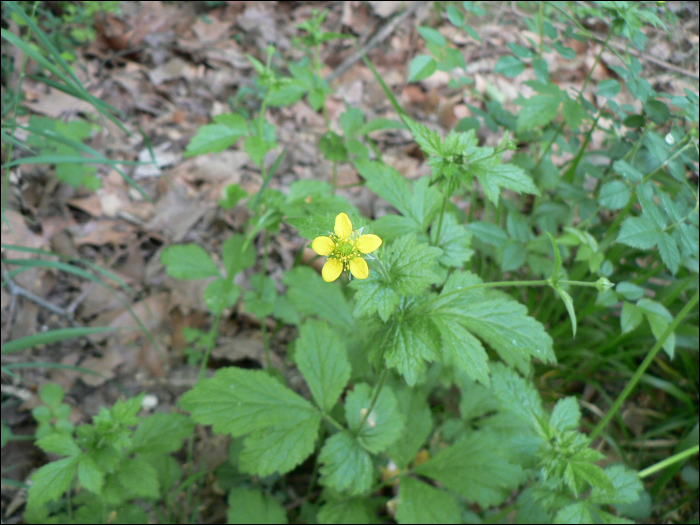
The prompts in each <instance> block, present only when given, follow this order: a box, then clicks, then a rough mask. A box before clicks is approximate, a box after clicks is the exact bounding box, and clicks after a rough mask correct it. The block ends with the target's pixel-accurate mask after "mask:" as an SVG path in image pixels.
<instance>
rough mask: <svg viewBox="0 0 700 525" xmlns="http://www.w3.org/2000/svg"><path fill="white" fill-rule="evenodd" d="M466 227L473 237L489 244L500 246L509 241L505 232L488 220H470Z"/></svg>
mask: <svg viewBox="0 0 700 525" xmlns="http://www.w3.org/2000/svg"><path fill="white" fill-rule="evenodd" d="M467 229H468V230H469V231H470V232H472V233H473V234H474V237H476V238H477V239H479V240H480V241H481V242H483V243H486V244H488V245H490V246H496V247H500V246H504V245H506V244H507V243H508V242H509V241H510V239H509V238H508V234H507V233H506V232H504V231H503V230H502V229H501V228H499V227H498V226H496V225H495V224H492V223H490V222H481V221H475V222H471V223H469V224H467Z"/></svg>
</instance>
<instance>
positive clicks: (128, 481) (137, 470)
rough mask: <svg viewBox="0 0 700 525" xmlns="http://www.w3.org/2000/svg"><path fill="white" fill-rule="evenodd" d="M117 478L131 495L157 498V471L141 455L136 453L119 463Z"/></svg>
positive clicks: (158, 489)
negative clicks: (134, 455)
mask: <svg viewBox="0 0 700 525" xmlns="http://www.w3.org/2000/svg"><path fill="white" fill-rule="evenodd" d="M117 478H118V479H119V483H121V485H122V487H124V489H126V490H127V492H128V494H129V495H130V496H132V497H139V498H157V497H158V496H159V495H160V483H159V482H158V471H156V469H155V467H154V466H153V465H152V464H151V463H150V462H149V461H148V460H147V459H145V458H144V457H142V456H139V455H137V456H136V457H134V458H131V459H127V460H126V461H124V462H123V463H121V465H119V470H118V471H117Z"/></svg>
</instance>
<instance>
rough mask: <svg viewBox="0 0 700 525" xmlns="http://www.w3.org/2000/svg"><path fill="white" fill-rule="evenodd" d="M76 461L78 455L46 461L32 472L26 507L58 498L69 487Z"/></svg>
mask: <svg viewBox="0 0 700 525" xmlns="http://www.w3.org/2000/svg"><path fill="white" fill-rule="evenodd" d="M77 463H78V457H77V456H71V457H68V458H63V459H59V460H58V461H52V462H51V463H47V464H46V465H44V466H43V467H41V468H39V469H38V470H37V471H36V472H34V474H32V478H31V479H32V485H31V486H30V487H29V492H28V494H27V507H28V508H37V507H40V506H41V505H43V504H44V503H47V502H48V501H51V500H52V499H58V498H59V497H60V496H61V495H62V494H63V493H64V492H65V491H67V490H68V489H69V488H70V485H71V482H72V481H73V476H74V475H75V467H76V465H77Z"/></svg>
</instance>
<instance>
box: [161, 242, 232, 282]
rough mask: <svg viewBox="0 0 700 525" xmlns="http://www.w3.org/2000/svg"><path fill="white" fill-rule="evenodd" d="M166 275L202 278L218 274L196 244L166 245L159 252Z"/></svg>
mask: <svg viewBox="0 0 700 525" xmlns="http://www.w3.org/2000/svg"><path fill="white" fill-rule="evenodd" d="M160 261H161V262H162V263H163V265H164V266H165V270H166V271H167V273H168V275H170V276H172V277H175V278H176V279H203V278H204V277H212V276H219V275H220V274H219V268H218V266H216V264H215V263H214V261H212V260H211V257H209V254H208V253H207V252H206V251H205V250H204V248H202V247H201V246H199V245H198V244H179V245H174V246H168V247H167V248H166V249H165V250H163V252H162V253H161V254H160Z"/></svg>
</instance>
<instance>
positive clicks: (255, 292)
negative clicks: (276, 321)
mask: <svg viewBox="0 0 700 525" xmlns="http://www.w3.org/2000/svg"><path fill="white" fill-rule="evenodd" d="M250 286H251V288H252V290H249V291H247V292H246V293H245V297H244V299H243V301H244V303H245V310H246V312H250V313H251V314H253V315H254V316H255V317H257V318H258V319H260V320H263V319H265V317H267V316H268V315H270V314H272V312H274V310H275V303H276V301H277V288H276V287H275V281H273V280H272V279H271V278H269V277H268V276H267V275H262V274H259V273H256V274H254V275H251V277H250Z"/></svg>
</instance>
